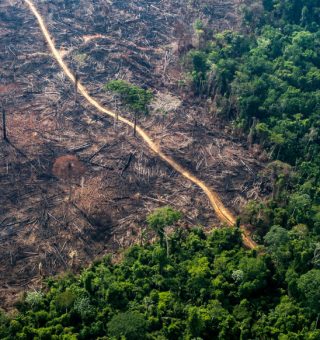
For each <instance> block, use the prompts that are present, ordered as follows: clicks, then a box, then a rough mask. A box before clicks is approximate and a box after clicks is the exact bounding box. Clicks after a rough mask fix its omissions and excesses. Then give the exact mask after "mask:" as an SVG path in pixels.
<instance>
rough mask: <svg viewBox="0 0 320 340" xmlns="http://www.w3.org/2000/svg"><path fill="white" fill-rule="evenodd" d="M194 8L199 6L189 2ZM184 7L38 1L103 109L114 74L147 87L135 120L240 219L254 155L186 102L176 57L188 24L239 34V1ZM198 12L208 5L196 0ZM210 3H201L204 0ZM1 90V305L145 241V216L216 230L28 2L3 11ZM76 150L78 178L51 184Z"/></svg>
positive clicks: (253, 175) (6, 5)
mask: <svg viewBox="0 0 320 340" xmlns="http://www.w3.org/2000/svg"><path fill="white" fill-rule="evenodd" d="M192 3H194V4H195V5H194V7H192ZM197 3H199V2H197V1H194V2H192V1H189V2H188V1H184V0H167V1H158V0H157V1H152V0H134V1H123V0H114V1H102V0H95V1H93V0H74V1H71V0H68V1H62V0H52V1H50V2H49V3H47V4H45V3H44V2H42V1H36V2H35V4H36V6H37V7H38V9H39V10H40V12H41V13H42V14H43V16H44V17H45V18H46V20H47V25H48V28H49V31H50V32H51V34H52V36H53V37H54V39H55V43H56V45H57V46H58V47H59V48H60V51H61V53H63V55H64V58H65V60H66V62H67V63H68V64H69V65H70V66H71V68H72V69H73V70H74V71H75V72H77V73H78V74H79V75H80V78H81V81H82V83H83V84H84V85H85V86H86V87H87V88H88V89H89V91H90V93H91V94H92V95H93V96H95V97H96V98H98V99H99V100H100V101H101V102H102V103H104V104H106V105H107V106H109V107H112V108H113V109H115V110H119V112H120V111H121V112H122V113H123V112H124V110H125V109H124V108H123V107H121V106H120V104H119V102H118V101H117V99H116V98H113V97H110V95H108V94H107V93H105V92H104V91H103V90H102V85H103V84H104V83H105V82H106V81H108V80H110V79H114V78H121V79H126V80H128V81H131V82H134V83H136V84H138V85H140V86H144V87H148V88H150V89H152V91H153V92H154V94H155V98H156V99H155V101H154V103H153V105H152V108H151V112H150V114H149V116H147V117H144V118H142V119H141V122H140V124H141V125H142V126H143V127H144V128H145V129H146V130H147V131H148V132H149V133H150V135H151V136H153V138H154V140H157V141H158V142H159V143H160V145H161V147H162V148H163V150H166V152H167V153H168V154H170V155H172V156H173V157H174V158H175V159H176V160H178V161H180V162H181V164H182V165H183V166H185V167H187V168H188V169H190V170H192V172H193V173H194V174H195V175H197V176H198V177H199V178H201V179H203V180H204V181H205V182H206V183H207V184H208V185H210V186H211V187H212V188H213V189H215V190H216V191H217V192H219V194H220V195H221V198H222V200H223V202H224V203H225V204H226V205H227V206H228V207H229V208H230V209H231V210H232V211H234V212H235V213H237V212H238V211H239V210H240V209H241V207H242V206H243V205H244V204H245V203H246V202H247V201H248V199H252V198H256V197H257V196H258V195H261V189H260V184H261V183H260V180H259V178H258V177H257V173H258V171H259V169H261V164H260V162H259V160H258V159H259V157H260V154H259V152H253V151H252V150H247V149H246V147H245V146H244V143H243V142H242V141H240V140H237V139H236V138H234V137H232V136H231V135H230V133H229V130H228V129H227V128H225V127H223V126H221V123H219V119H218V118H217V117H216V116H215V113H214V112H215V111H214V108H213V107H212V106H211V105H210V104H209V103H206V102H204V101H203V100H200V99H196V98H193V97H192V94H191V92H190V90H189V89H188V87H186V86H181V84H183V83H185V82H184V81H185V75H184V74H183V72H182V67H181V64H180V59H181V53H182V52H183V51H184V50H185V49H188V48H189V47H190V46H191V45H192V44H197V43H198V42H197V40H196V38H195V37H194V36H193V35H192V31H193V30H192V23H193V22H194V20H195V19H196V18H199V17H200V18H202V19H203V20H205V21H206V22H208V23H209V25H211V26H212V28H213V29H214V30H216V31H218V30H223V29H228V28H234V27H235V26H237V24H238V22H237V18H238V9H239V6H238V4H237V3H236V1H231V0H230V2H225V1H209V2H208V3H210V4H211V5H210V6H207V7H206V6H202V7H201V5H199V6H197ZM200 3H201V4H202V2H200ZM204 3H205V1H204ZM0 41H1V46H0V48H1V49H0V76H1V78H0V96H1V99H2V102H3V106H4V107H5V109H6V112H7V116H8V122H7V124H8V131H9V139H10V143H7V142H4V141H1V142H0V157H1V158H0V268H1V270H0V299H1V301H0V305H2V306H4V307H7V306H10V305H12V302H13V301H14V299H15V298H16V296H17V294H18V293H19V292H21V291H22V290H24V289H32V288H36V287H38V286H39V284H40V281H41V277H42V276H47V275H52V274H57V273H59V272H62V271H66V270H77V269H78V268H80V267H82V266H84V265H86V264H88V263H90V261H92V260H93V259H94V258H96V257H97V256H101V255H103V254H106V253H115V252H116V251H117V250H118V249H119V248H123V247H127V246H129V245H130V244H132V243H134V242H137V241H139V242H143V241H145V240H146V239H150V236H148V233H147V232H146V226H145V223H144V221H145V216H146V215H147V214H148V213H149V212H150V211H152V210H153V209H154V208H156V207H159V206H162V205H171V206H173V207H175V208H176V209H179V210H181V211H182V212H183V213H184V220H183V221H182V222H181V225H182V226H187V225H189V226H190V225H194V224H202V225H204V226H205V227H206V228H210V227H212V226H213V225H218V224H219V222H218V221H217V220H216V218H215V216H214V214H213V211H212V209H211V207H210V205H209V202H208V201H207V198H206V196H205V195H204V194H203V193H202V192H201V190H200V189H199V188H197V187H195V186H194V185H192V184H190V183H188V182H187V181H186V180H185V179H184V178H182V177H181V176H179V175H178V174H176V173H175V172H174V171H173V170H172V169H170V168H168V166H167V165H166V164H164V163H163V162H162V161H161V160H159V159H158V158H157V157H155V156H154V155H153V154H152V153H151V152H150V151H149V149H148V148H147V146H146V145H144V144H143V143H142V142H141V141H140V140H139V139H137V138H134V137H133V135H132V131H130V130H129V128H128V127H125V126H123V125H121V124H115V123H114V122H113V121H111V120H110V119H109V118H104V117H101V116H100V115H99V114H98V113H97V112H95V111H94V110H93V109H92V108H91V107H90V106H89V105H88V104H87V103H86V102H85V101H84V100H83V99H82V98H79V102H78V103H77V104H75V102H74V89H73V86H72V84H71V83H69V81H67V80H66V79H65V76H64V74H63V73H62V72H61V70H60V69H59V67H58V66H57V64H56V62H55V61H54V60H53V58H52V57H51V56H50V54H49V52H48V49H47V46H46V44H45V43H44V40H43V38H42V36H41V33H40V30H39V28H38V26H37V23H36V20H35V18H34V17H33V16H32V14H31V13H30V11H29V9H28V7H27V6H26V5H25V4H24V2H23V1H18V0H4V1H2V2H1V4H0ZM127 115H129V114H127ZM67 154H74V155H77V156H78V157H79V158H80V159H81V160H82V162H83V163H84V165H85V167H86V172H85V175H84V183H82V184H83V185H80V181H75V182H74V183H73V198H72V204H68V193H69V186H68V184H67V183H65V182H63V181H62V180H59V179H58V178H56V177H54V176H53V174H52V165H53V163H54V161H55V160H56V158H57V157H59V156H63V155H67Z"/></svg>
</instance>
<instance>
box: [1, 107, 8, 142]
mask: <svg viewBox="0 0 320 340" xmlns="http://www.w3.org/2000/svg"><path fill="white" fill-rule="evenodd" d="M6 118H7V117H6V110H5V108H4V107H2V133H3V140H5V141H8V136H7V124H6Z"/></svg>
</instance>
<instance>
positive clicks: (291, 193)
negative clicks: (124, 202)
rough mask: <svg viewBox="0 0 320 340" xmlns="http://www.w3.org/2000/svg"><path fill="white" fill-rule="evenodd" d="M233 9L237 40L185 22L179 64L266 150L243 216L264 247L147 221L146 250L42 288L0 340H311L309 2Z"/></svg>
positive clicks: (165, 213) (170, 220) (313, 71)
mask: <svg viewBox="0 0 320 340" xmlns="http://www.w3.org/2000/svg"><path fill="white" fill-rule="evenodd" d="M242 12H243V27H242V28H241V30H240V31H239V32H233V31H232V32H231V31H226V32H223V33H219V34H215V35H213V34H212V32H210V30H209V29H207V27H206V25H205V23H202V22H201V21H200V20H199V21H197V22H196V23H195V30H196V33H197V34H198V35H199V41H200V43H199V48H197V49H192V50H191V51H190V52H189V53H188V55H187V56H186V57H185V58H184V64H185V66H186V70H187V71H188V72H189V75H190V77H191V78H192V86H193V91H194V94H195V95H196V96H199V97H200V98H203V100H208V99H210V100H211V101H213V102H214V103H215V104H216V106H217V112H218V115H219V118H220V119H221V120H224V121H226V123H227V124H231V126H232V129H233V133H234V134H236V135H239V136H242V138H243V137H245V138H247V141H248V144H249V146H250V145H254V144H258V145H260V146H261V148H263V149H264V150H266V151H267V152H268V155H269V158H270V163H269V165H268V166H267V167H266V168H265V169H264V170H263V172H262V173H261V174H260V176H266V177H268V178H269V180H270V183H271V187H272V194H271V195H270V197H269V198H268V199H267V200H263V201H253V202H250V203H249V204H248V206H247V207H246V209H245V210H244V212H243V213H242V215H241V222H242V223H244V224H247V225H249V226H251V228H252V229H253V230H254V237H255V239H256V241H257V242H258V243H259V244H261V245H262V246H261V249H262V250H260V249H259V250H257V251H256V250H251V251H248V250H245V249H244V248H243V246H242V240H241V232H240V230H239V229H238V228H237V227H235V228H234V229H230V228H222V229H217V230H213V231H212V232H211V233H210V234H205V233H204V232H203V231H202V229H201V228H198V227H197V228H194V229H191V230H185V229H182V228H179V227H177V224H176V222H177V221H178V220H179V218H180V217H181V214H180V213H179V212H176V211H174V210H172V209H171V208H169V207H165V208H162V209H159V210H157V211H155V212H154V213H153V214H151V215H150V216H148V217H147V223H148V225H149V227H150V229H153V230H154V232H155V233H156V234H157V235H158V240H159V241H158V242H156V243H154V244H145V245H141V246H135V247H133V248H131V249H129V250H127V251H126V252H125V253H124V254H123V258H122V259H120V260H119V261H117V262H116V263H115V262H114V261H111V259H110V258H109V257H106V258H104V259H102V260H101V261H98V262H96V263H94V264H93V265H92V266H91V267H90V268H89V269H86V270H83V271H82V273H81V274H80V275H77V276H75V275H73V274H68V275H65V276H64V277H62V278H59V279H48V280H47V281H46V282H45V283H44V286H45V289H44V290H43V291H32V292H28V293H26V294H25V296H24V298H23V299H22V300H21V301H20V302H19V303H18V304H17V306H16V307H17V310H18V312H17V313H15V314H12V315H8V314H5V313H2V314H1V317H0V320H1V321H0V337H1V338H3V339H282V340H284V339H320V325H319V316H320V289H319V287H320V186H319V180H320V155H319V145H320V143H319V142H320V138H319V125H320V118H319V117H320V58H319V57H320V3H319V1H318V0H313V1H312V0H264V1H262V3H261V4H260V3H257V2H256V1H254V2H253V3H252V4H251V5H248V6H244V7H243V9H242ZM173 226H176V227H175V228H173Z"/></svg>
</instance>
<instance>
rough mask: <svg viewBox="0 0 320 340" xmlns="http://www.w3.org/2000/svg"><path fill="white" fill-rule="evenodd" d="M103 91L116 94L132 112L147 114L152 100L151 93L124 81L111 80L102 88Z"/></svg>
mask: <svg viewBox="0 0 320 340" xmlns="http://www.w3.org/2000/svg"><path fill="white" fill-rule="evenodd" d="M104 89H105V90H107V91H111V92H114V93H116V94H118V95H119V96H120V98H121V100H122V101H123V103H124V104H125V105H127V106H128V108H129V109H130V110H132V111H133V112H137V113H144V114H146V113H148V106H149V104H150V103H151V100H152V98H153V94H152V92H151V91H149V90H144V89H142V88H140V87H139V86H136V85H133V84H130V83H128V82H126V81H124V80H111V81H109V82H108V83H107V84H106V85H105V86H104Z"/></svg>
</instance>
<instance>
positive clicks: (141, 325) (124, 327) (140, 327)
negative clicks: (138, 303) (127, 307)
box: [108, 312, 147, 340]
mask: <svg viewBox="0 0 320 340" xmlns="http://www.w3.org/2000/svg"><path fill="white" fill-rule="evenodd" d="M146 328H147V322H146V320H145V318H144V316H143V315H142V314H140V313H137V312H125V313H119V314H116V315H115V316H114V317H113V318H112V319H111V320H110V321H109V322H108V329H109V334H110V335H111V336H114V337H116V338H117V339H120V338H121V337H123V336H125V337H126V338H127V339H132V340H135V339H144V338H145V335H146Z"/></svg>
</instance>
